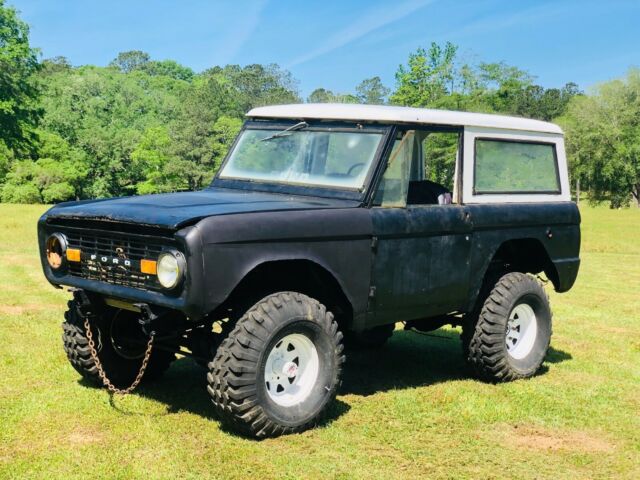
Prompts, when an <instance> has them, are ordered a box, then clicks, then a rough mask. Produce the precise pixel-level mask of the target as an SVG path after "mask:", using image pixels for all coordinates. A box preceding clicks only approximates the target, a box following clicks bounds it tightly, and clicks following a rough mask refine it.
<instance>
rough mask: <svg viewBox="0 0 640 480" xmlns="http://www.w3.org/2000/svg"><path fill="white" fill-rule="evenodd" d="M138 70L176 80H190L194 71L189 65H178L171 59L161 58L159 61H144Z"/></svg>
mask: <svg viewBox="0 0 640 480" xmlns="http://www.w3.org/2000/svg"><path fill="white" fill-rule="evenodd" d="M140 70H142V71H144V72H146V73H148V74H149V75H164V76H166V77H171V78H174V79H176V80H186V81H190V80H191V79H192V78H193V76H194V75H195V73H194V72H193V70H191V69H190V68H189V67H185V66H184V65H180V64H179V63H178V62H175V61H173V60H161V61H156V60H152V61H148V62H146V63H144V64H143V65H142V66H141V67H140Z"/></svg>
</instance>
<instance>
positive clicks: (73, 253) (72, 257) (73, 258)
mask: <svg viewBox="0 0 640 480" xmlns="http://www.w3.org/2000/svg"><path fill="white" fill-rule="evenodd" d="M67 260H68V261H70V262H79V261H80V249H78V248H67Z"/></svg>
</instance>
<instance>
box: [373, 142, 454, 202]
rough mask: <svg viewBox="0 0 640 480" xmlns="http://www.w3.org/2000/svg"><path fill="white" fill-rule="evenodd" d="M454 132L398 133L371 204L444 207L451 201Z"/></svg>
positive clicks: (452, 197)
mask: <svg viewBox="0 0 640 480" xmlns="http://www.w3.org/2000/svg"><path fill="white" fill-rule="evenodd" d="M459 138H460V135H459V134H458V133H457V132H429V131H424V130H407V131H405V132H401V133H400V135H399V137H398V138H397V139H396V141H395V145H394V147H393V150H392V152H391V154H390V155H389V159H388V161H387V168H386V170H385V172H384V175H383V177H382V180H381V182H380V185H379V186H378V191H377V192H376V196H375V197H374V205H377V206H382V207H404V206H406V205H438V204H440V205H446V204H450V203H452V202H453V200H454V195H453V192H454V184H455V182H454V179H455V175H456V164H457V159H458V142H459Z"/></svg>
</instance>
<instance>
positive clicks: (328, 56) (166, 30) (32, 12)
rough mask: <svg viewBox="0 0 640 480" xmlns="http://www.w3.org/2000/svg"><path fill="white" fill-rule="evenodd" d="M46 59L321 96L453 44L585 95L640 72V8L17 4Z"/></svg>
mask: <svg viewBox="0 0 640 480" xmlns="http://www.w3.org/2000/svg"><path fill="white" fill-rule="evenodd" d="M7 3H8V4H11V5H13V6H15V7H16V8H18V10H20V11H21V15H22V18H23V19H24V20H26V21H27V22H28V23H29V24H30V26H31V43H32V45H34V46H36V47H39V48H40V49H41V50H42V54H43V57H44V58H46V57H52V56H56V55H64V56H66V57H67V58H69V60H70V61H71V62H72V63H73V64H74V65H81V64H87V63H90V64H96V65H106V64H107V63H109V61H110V60H111V59H113V58H114V57H115V56H116V55H117V53H118V52H120V51H124V50H134V49H135V50H144V51H146V52H148V53H149V54H151V56H152V57H153V58H154V59H158V60H161V59H167V58H170V59H174V60H176V61H178V62H180V63H182V64H184V65H187V66H189V67H191V68H193V69H194V70H196V71H200V70H203V69H205V68H208V67H211V66H213V65H221V64H226V63H238V64H241V65H244V64H248V63H278V64H279V65H281V66H282V67H284V68H287V69H289V70H290V71H291V72H292V73H293V75H294V77H295V78H296V79H298V80H299V82H300V83H299V87H300V91H301V93H302V94H303V95H305V96H306V95H307V94H309V93H310V92H311V91H312V90H313V89H314V88H316V87H320V86H322V87H325V88H329V89H331V90H334V91H336V92H343V93H346V92H350V91H353V90H354V87H355V85H356V84H358V83H359V82H360V81H361V80H363V79H364V78H368V77H372V76H375V75H379V76H380V77H381V78H382V79H383V81H384V83H385V84H386V85H387V86H389V87H393V86H394V81H395V80H394V73H395V71H396V69H397V67H398V65H399V64H400V63H402V62H403V61H405V60H406V59H407V56H408V54H409V53H410V52H412V51H414V50H415V49H416V48H417V47H418V46H428V45H429V44H430V42H432V41H436V42H445V41H447V40H449V41H451V42H453V43H455V44H457V45H458V46H459V54H460V57H461V58H463V59H466V60H469V61H474V60H476V61H504V62H506V63H508V64H512V65H515V66H518V67H520V68H523V69H525V70H528V71H529V72H530V73H532V74H533V75H535V76H536V78H537V82H538V83H539V84H541V85H543V86H546V87H550V86H561V85H563V84H564V83H566V82H569V81H574V82H576V83H578V84H579V85H580V86H581V87H582V88H587V87H589V86H590V85H593V84H594V83H597V82H601V81H605V80H609V79H611V78H615V77H619V76H621V75H623V74H624V73H625V72H626V71H627V69H628V68H629V66H632V65H635V66H640V0H619V1H616V0H609V1H591V0H583V1H571V0H566V1H565V0H558V1H526V0H512V1H503V0H476V1H472V0H458V1H444V0H441V1H438V0H387V1H381V0H368V1H361V0H354V1H345V0H343V1H330V0H325V1H322V2H320V1H310V0H307V1H305V2H302V1H290V0H252V1H249V0H235V1H201V0H195V1H183V2H178V1H176V0H174V1H160V0H156V1H152V0H146V1H142V0H140V1H135V0H129V1H121V0H108V1H102V2H98V1H87V0H57V1H54V0H48V1H44V0H8V1H7Z"/></svg>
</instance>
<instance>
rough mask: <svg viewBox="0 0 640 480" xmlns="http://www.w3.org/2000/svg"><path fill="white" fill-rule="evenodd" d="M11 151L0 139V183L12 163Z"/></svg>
mask: <svg viewBox="0 0 640 480" xmlns="http://www.w3.org/2000/svg"><path fill="white" fill-rule="evenodd" d="M13 160H14V157H13V151H11V150H10V149H9V148H8V147H7V146H6V145H5V144H4V142H3V141H2V140H0V185H2V183H3V182H4V178H5V177H6V175H7V172H9V169H10V168H11V164H12V163H13Z"/></svg>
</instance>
